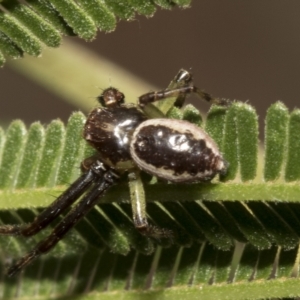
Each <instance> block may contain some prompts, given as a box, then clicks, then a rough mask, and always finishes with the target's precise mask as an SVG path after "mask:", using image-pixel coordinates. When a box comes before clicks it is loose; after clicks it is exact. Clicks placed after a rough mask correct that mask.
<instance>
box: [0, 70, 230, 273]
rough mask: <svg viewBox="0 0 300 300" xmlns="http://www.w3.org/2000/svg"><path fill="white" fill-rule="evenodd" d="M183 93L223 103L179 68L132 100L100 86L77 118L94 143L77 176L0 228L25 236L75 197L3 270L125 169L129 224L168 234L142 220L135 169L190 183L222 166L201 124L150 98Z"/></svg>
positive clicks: (77, 214) (65, 225) (75, 218)
mask: <svg viewBox="0 0 300 300" xmlns="http://www.w3.org/2000/svg"><path fill="white" fill-rule="evenodd" d="M191 93H195V94H197V95H198V96H200V97H201V98H203V99H205V100H206V101H208V102H212V103H216V104H219V105H228V104H229V102H228V101H226V100H223V99H216V98H212V97H211V96H210V95H209V94H207V93H205V92H203V91H201V90H199V89H198V88H197V87H195V86H194V85H193V78H192V75H191V73H190V72H188V71H186V70H183V69H181V70H180V71H179V72H178V74H177V75H176V76H175V78H174V80H173V81H172V82H171V84H170V85H169V87H168V88H167V89H165V90H162V91H158V92H150V93H146V94H144V95H142V96H140V97H139V98H138V103H137V105H134V104H125V103H124V99H125V97H124V94H122V93H121V92H120V91H119V90H117V89H116V88H113V87H109V88H107V89H105V90H104V91H103V93H102V94H101V95H100V96H99V97H98V101H99V103H100V104H101V106H99V107H97V108H95V109H93V110H92V111H91V112H90V114H89V115H88V117H87V120H86V123H85V125H84V129H83V137H84V139H85V140H86V141H87V142H88V143H89V144H90V145H91V146H92V147H94V148H95V150H96V154H94V155H93V156H92V157H89V158H87V159H85V160H84V161H83V162H82V175H81V176H80V177H79V178H78V179H77V180H76V181H75V182H74V183H72V184H71V185H70V186H69V188H68V189H67V190H66V191H65V192H64V193H62V194H61V195H60V196H59V197H58V198H57V199H56V200H55V201H54V202H53V203H52V204H51V205H50V206H49V207H47V208H45V209H44V210H43V211H42V212H41V213H40V214H39V215H38V216H37V217H36V218H35V219H34V220H33V222H32V223H29V224H23V225H3V226H0V234H2V235H21V236H24V237H29V236H33V235H35V234H36V233H38V232H39V231H41V230H42V229H44V228H45V227H46V226H48V225H49V224H50V223H51V222H52V221H53V220H54V219H55V218H57V217H58V216H59V215H60V214H62V213H63V212H64V211H66V210H67V209H68V208H69V207H70V206H71V205H72V204H73V203H74V202H75V201H76V200H78V199H79V198H80V200H79V201H78V203H77V204H76V205H75V206H74V207H73V208H72V210H71V211H70V212H69V213H67V215H66V216H65V217H64V218H63V219H62V221H61V222H60V223H58V225H56V227H55V228H54V229H53V231H52V232H51V233H50V235H49V236H48V237H46V238H45V239H44V240H42V241H41V242H39V243H38V244H37V245H36V246H35V247H34V248H33V249H32V250H31V251H29V252H28V253H27V254H25V255H24V256H23V257H22V258H20V259H19V260H18V261H17V262H16V263H15V264H14V265H12V266H11V267H10V268H9V269H8V271H7V274H8V276H13V275H15V274H17V273H18V272H20V271H21V270H22V269H23V268H24V267H25V266H27V265H28V264H30V263H31V261H32V260H34V259H35V258H37V257H38V256H40V255H41V254H44V253H46V252H48V251H49V250H51V249H52V248H53V247H54V246H55V245H56V244H57V243H58V242H59V241H60V240H61V239H62V238H63V237H64V236H65V235H66V234H67V233H68V231H69V230H70V229H71V228H72V227H73V226H75V225H76V224H77V223H78V222H79V221H80V220H81V219H82V218H83V217H84V216H85V215H86V214H87V213H88V212H89V211H90V210H91V209H92V208H93V207H94V206H95V205H96V204H97V203H98V202H99V200H100V199H101V197H102V196H103V195H104V193H105V192H106V191H107V190H108V189H109V188H110V187H111V186H112V185H114V184H116V183H117V182H118V180H119V178H120V177H121V176H122V175H123V174H124V173H127V174H128V178H129V182H130V185H131V191H133V192H132V193H131V194H132V196H131V197H132V199H131V206H132V213H133V223H134V226H135V228H136V229H137V230H138V231H139V232H140V233H141V234H142V235H145V236H147V237H150V238H153V239H157V240H159V239H161V238H170V239H172V237H173V232H172V231H171V230H168V229H166V228H159V227H157V226H154V225H151V224H149V223H148V221H147V217H146V204H145V197H144V192H143V188H142V187H141V181H140V170H142V171H145V172H146V173H148V174H150V175H154V176H157V177H158V178H160V179H163V180H165V181H169V182H173V183H192V182H202V181H210V180H211V179H212V178H213V177H214V176H215V175H216V174H219V173H220V174H223V173H225V172H226V170H227V166H228V164H227V162H226V161H225V160H224V159H223V157H222V154H221V153H220V151H219V150H218V147H217V146H216V144H215V142H214V141H213V140H212V139H211V138H210V137H209V136H208V134H207V133H205V132H204V131H203V130H202V129H201V128H199V127H197V126H196V125H194V124H192V123H190V122H187V121H183V120H175V119H167V118H166V117H165V115H164V114H162V112H161V111H160V110H159V109H157V108H156V107H155V106H154V105H153V104H152V103H153V102H155V101H158V100H163V99H166V98H170V97H175V99H176V100H175V102H174V105H175V106H177V107H181V106H182V105H183V104H184V101H185V98H186V95H188V94H191Z"/></svg>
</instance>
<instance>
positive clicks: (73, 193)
mask: <svg viewBox="0 0 300 300" xmlns="http://www.w3.org/2000/svg"><path fill="white" fill-rule="evenodd" d="M94 173H95V172H93V171H92V170H89V171H88V172H86V173H84V174H82V175H81V176H80V177H79V178H78V179H77V180H76V181H75V182H73V183H72V184H71V185H70V186H69V188H68V189H67V190H66V191H65V192H63V193H62V194H61V195H60V196H59V197H58V198H57V199H56V200H55V201H54V202H52V204H51V205H50V206H48V207H47V208H46V209H44V210H43V211H42V212H41V213H40V214H39V215H38V216H37V217H36V218H35V219H34V221H33V222H31V223H29V224H22V225H1V226H0V234H1V235H22V236H32V235H34V234H36V233H38V232H39V231H41V230H42V229H44V228H45V227H46V226H48V225H49V224H50V223H51V222H52V221H54V220H55V219H56V218H57V217H58V216H59V215H60V214H62V213H63V212H64V211H65V210H66V209H67V208H68V207H69V206H71V205H72V204H73V203H74V202H75V201H76V200H77V199H78V198H79V197H80V196H81V195H82V194H83V193H84V192H85V191H86V190H87V189H88V187H89V186H90V185H91V183H92V181H93V179H94V178H95V174H94Z"/></svg>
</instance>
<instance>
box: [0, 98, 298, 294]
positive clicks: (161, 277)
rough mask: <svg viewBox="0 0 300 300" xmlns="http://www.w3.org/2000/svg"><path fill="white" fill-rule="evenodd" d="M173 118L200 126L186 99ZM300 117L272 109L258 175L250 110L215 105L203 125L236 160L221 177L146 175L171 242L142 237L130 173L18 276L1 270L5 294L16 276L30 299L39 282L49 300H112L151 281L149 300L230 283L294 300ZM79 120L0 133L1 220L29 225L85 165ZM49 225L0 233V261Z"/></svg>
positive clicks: (155, 216) (151, 210) (155, 212)
mask: <svg viewBox="0 0 300 300" xmlns="http://www.w3.org/2000/svg"><path fill="white" fill-rule="evenodd" d="M176 116H177V117H179V118H184V119H187V120H189V121H194V122H195V123H197V124H199V123H201V120H202V118H201V116H200V115H199V114H198V113H197V112H196V111H194V109H193V108H192V107H189V106H188V107H187V108H186V110H184V111H183V113H182V114H180V115H179V114H178V115H177V114H176ZM298 116H299V111H298V110H295V111H293V112H292V113H291V114H289V113H288V111H287V109H286V108H285V107H284V106H283V104H281V103H276V104H274V105H272V106H271V108H270V109H269V110H268V114H267V118H266V137H265V161H264V176H262V175H261V174H258V170H259V169H258V166H257V156H258V151H257V149H258V142H257V135H258V129H257V117H256V114H255V112H254V110H253V108H251V107H250V106H248V105H245V104H240V103H235V104H233V105H232V106H231V107H230V108H229V109H228V110H224V109H223V108H219V107H216V106H213V107H212V109H211V110H210V112H209V114H208V116H207V118H206V123H205V124H204V128H205V129H206V130H207V131H208V132H209V133H210V134H211V136H213V138H214V139H215V140H216V142H217V143H218V144H219V146H220V148H221V149H222V151H223V153H224V155H225V157H226V159H227V160H228V162H229V165H230V167H229V173H228V174H229V175H228V174H227V175H226V176H225V177H224V178H222V180H223V181H225V182H221V183H220V182H218V180H215V181H214V182H212V183H209V184H193V185H175V184H174V185H171V184H167V185H166V184H164V183H156V184H146V183H145V193H146V196H147V200H148V202H149V203H148V206H147V212H148V214H149V219H150V220H151V222H154V223H156V224H159V225H160V226H163V227H167V228H170V229H172V230H173V231H174V232H176V233H177V235H176V238H175V240H174V244H175V245H172V243H170V241H161V245H160V246H159V247H157V245H156V243H154V242H153V241H150V240H148V239H147V238H144V237H141V236H140V235H139V234H138V233H137V231H136V230H135V229H134V227H133V225H132V221H131V208H130V205H129V203H128V201H129V191H128V187H127V182H126V180H124V182H122V183H121V184H119V185H117V186H115V187H113V188H112V189H111V190H110V191H108V193H107V195H106V196H105V197H104V199H102V200H101V204H99V206H97V207H96V208H95V209H93V210H92V211H91V213H90V214H89V215H88V216H87V217H86V218H85V219H84V220H83V221H82V222H80V223H79V224H78V226H76V229H74V230H72V232H71V233H70V234H69V235H68V236H67V237H66V238H65V239H64V240H63V241H61V242H60V243H59V245H58V246H57V247H56V248H55V249H54V250H53V251H51V252H50V253H49V254H48V255H45V256H44V257H41V258H40V259H39V260H38V261H37V262H35V263H34V264H33V265H31V266H29V267H28V268H27V269H26V270H25V271H24V273H23V274H22V275H21V277H20V278H13V279H7V278H5V277H2V278H3V283H4V284H3V287H4V288H3V297H4V298H5V299H13V298H14V297H15V294H16V289H17V281H18V280H21V282H22V287H23V288H22V289H21V290H20V292H19V298H25V297H27V298H28V297H31V296H32V295H33V294H34V293H35V291H36V285H38V286H39V288H38V295H39V297H40V298H45V299H48V298H49V297H50V296H49V295H51V297H53V296H55V295H66V294H68V295H77V294H80V293H87V297H88V298H92V297H93V296H92V295H97V296H98V297H100V294H101V298H103V299H105V297H107V298H108V297H111V295H114V297H115V296H116V295H118V294H119V293H120V295H121V293H123V291H124V289H126V290H129V291H128V292H126V295H127V297H128V298H129V299H130V298H134V297H136V295H137V294H136V293H137V292H136V290H149V289H151V290H152V292H151V291H148V292H147V293H149V296H151V295H152V296H153V297H158V298H157V299H159V295H157V294H156V292H154V291H156V290H160V291H162V290H163V289H165V288H166V287H176V290H177V294H181V295H182V294H183V293H184V294H185V295H189V299H193V298H195V299H197V297H200V296H201V297H206V298H205V299H210V297H211V299H216V298H221V297H222V294H223V293H224V291H225V290H226V293H227V294H226V295H227V297H230V298H234V299H243V297H244V298H245V297H246V296H247V295H246V294H245V292H244V291H245V290H247V291H249V293H251V295H252V296H251V297H252V299H259V298H264V297H267V296H268V297H278V296H282V297H284V296H288V295H289V296H290V295H294V296H295V295H296V296H298V295H299V291H298V290H299V288H298V285H296V284H295V280H294V279H292V277H295V276H298V257H299V254H298V246H299V242H298V241H299V236H300V205H299V203H298V202H299V194H300V186H299V183H298V181H297V179H298V175H297V174H298V169H297V166H298V161H299V159H298V153H299V143H298V142H296V143H293V141H295V140H296V141H299V140H300V139H299V135H300V130H299V127H298V126H299V125H298V124H299V121H298V118H299V117H298ZM83 122H84V116H83V115H82V114H81V113H74V114H73V115H72V116H71V117H70V120H69V122H68V124H67V126H66V127H65V126H64V125H63V124H62V123H61V122H59V121H53V122H52V123H50V124H49V125H48V126H47V128H46V129H44V128H43V127H42V126H41V125H40V124H39V123H34V124H32V126H30V128H29V129H28V132H26V129H25V126H24V125H23V124H22V123H21V122H20V121H15V122H13V123H12V124H11V126H10V127H9V128H8V129H7V131H6V132H5V133H3V132H2V131H0V145H1V148H0V153H1V165H0V170H1V173H0V183H1V185H2V187H3V191H2V192H0V220H1V222H3V223H5V224H8V223H24V222H30V220H32V219H33V218H34V216H35V215H36V214H37V213H38V212H39V211H40V210H41V207H45V206H47V205H48V204H49V203H51V202H52V201H53V200H54V199H55V197H56V196H58V195H59V194H60V192H62V191H63V190H64V189H65V188H66V185H67V184H68V183H70V182H72V181H73V180H74V178H76V176H78V174H79V164H80V161H81V160H82V159H83V158H85V157H87V156H89V155H91V154H92V152H93V151H92V150H91V149H90V148H89V147H87V146H86V145H85V143H84V141H83V140H82V138H81V130H82V125H83ZM244 127H245V128H244ZM284 133H286V135H284ZM282 135H283V136H282ZM247 141H248V142H247ZM273 160H276V162H275V163H274V162H273ZM231 168H233V169H234V171H232V170H231ZM262 178H264V179H262ZM285 178H286V179H287V181H288V182H286V181H285ZM57 185H58V186H57ZM37 187H38V188H37ZM261 200H263V201H261ZM61 218H62V217H60V220H61ZM47 233H49V230H45V231H43V232H41V233H40V234H38V235H37V236H34V237H32V238H31V239H29V240H26V239H24V238H16V237H6V236H0V244H1V251H2V257H6V258H7V257H11V258H15V257H19V256H21V255H22V254H23V253H24V252H26V251H28V250H29V249H31V248H32V247H33V245H34V244H35V243H37V242H38V241H40V240H41V239H42V238H43V237H45V236H46V235H47ZM275 261H276V262H277V263H276V264H275V265H274V262H275ZM274 268H275V269H274ZM1 270H2V271H1V272H2V273H3V272H4V268H3V265H2V269H1ZM291 276H292V277H291ZM275 277H277V278H278V280H276V279H275ZM269 278H274V280H272V281H271V282H270V281H269V280H268V279H269ZM249 280H251V281H252V283H251V284H245V282H247V281H249ZM212 283H218V286H219V288H220V286H222V288H223V287H224V289H220V290H218V289H216V288H215V287H214V285H212V286H211V285H210V284H212ZM228 283H234V284H228ZM200 286H201V287H202V288H201V289H199V287H200ZM267 287H268V290H267V291H266V288H267ZM103 291H109V292H114V294H110V293H107V292H106V293H104V294H103V293H102V292H103ZM173 291H174V289H168V290H166V291H164V294H163V295H164V297H175V298H176V296H174V294H172V293H173ZM89 292H92V293H91V294H89ZM276 293H277V294H276ZM122 295H123V294H122ZM245 295H246V296H245ZM178 297H179V296H178Z"/></svg>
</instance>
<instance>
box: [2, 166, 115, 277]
mask: <svg viewBox="0 0 300 300" xmlns="http://www.w3.org/2000/svg"><path fill="white" fill-rule="evenodd" d="M92 171H93V172H94V175H93V178H94V179H93V185H92V188H91V190H90V191H89V192H88V193H87V194H86V195H85V196H84V197H83V198H82V199H81V200H80V201H79V202H78V203H77V204H76V205H75V207H74V208H73V209H72V210H71V211H70V212H69V213H68V214H67V215H66V216H65V217H64V218H63V220H62V221H61V222H60V223H59V224H58V225H57V226H56V227H55V228H54V229H53V231H52V232H51V234H50V235H49V236H48V237H46V238H45V239H44V240H42V241H41V242H39V243H38V244H37V245H36V246H35V248H34V249H32V250H31V251H30V252H28V253H27V254H26V255H25V256H23V257H22V258H21V259H19V260H18V261H17V262H16V264H14V265H13V266H12V267H10V268H9V269H8V271H7V275H8V276H14V275H15V274H17V273H18V272H19V271H21V269H23V268H24V267H25V266H27V265H28V264H30V263H31V262H32V260H33V259H35V258H37V257H38V256H40V255H41V254H44V253H46V252H48V251H49V250H51V249H52V248H53V247H54V246H55V245H56V244H57V243H58V242H59V241H60V240H61V239H62V238H63V237H64V236H65V235H66V234H67V233H68V232H69V230H70V229H72V228H73V227H74V226H75V225H76V224H77V223H78V222H79V221H80V220H81V219H82V218H83V217H84V216H85V215H86V214H87V213H88V212H89V211H90V210H91V209H92V208H93V207H94V206H95V205H96V204H97V203H98V202H99V197H101V196H103V194H104V193H105V192H106V191H107V189H108V188H110V187H111V186H112V185H113V184H115V183H116V181H117V180H118V179H119V176H118V175H117V174H115V173H114V172H113V171H112V170H111V169H108V170H107V169H106V168H105V167H104V165H103V163H101V162H97V165H96V164H95V166H93V168H92Z"/></svg>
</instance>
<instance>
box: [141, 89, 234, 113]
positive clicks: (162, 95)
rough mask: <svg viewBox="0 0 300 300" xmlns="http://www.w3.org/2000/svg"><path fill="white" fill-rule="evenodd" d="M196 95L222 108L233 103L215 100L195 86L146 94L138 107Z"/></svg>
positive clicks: (142, 107)
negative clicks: (172, 98) (181, 96)
mask: <svg viewBox="0 0 300 300" xmlns="http://www.w3.org/2000/svg"><path fill="white" fill-rule="evenodd" d="M192 93H193V94H196V95H198V96H199V97H200V98H202V99H204V100H206V101H207V102H211V103H215V104H218V105H222V106H228V105H229V104H230V103H231V101H230V100H228V99H220V98H213V97H212V96H211V95H210V94H208V93H206V92H204V91H202V90H200V89H199V88H197V87H196V86H194V85H187V86H182V87H179V88H174V89H166V90H161V91H157V92H151V93H147V94H144V95H142V96H140V97H139V98H138V105H139V106H140V107H141V109H144V108H145V107H146V106H147V105H148V104H149V103H153V102H155V101H159V100H163V99H166V98H170V97H180V95H187V94H192Z"/></svg>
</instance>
